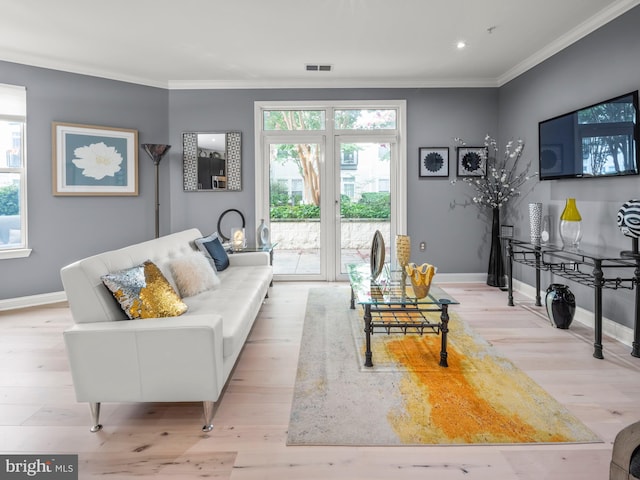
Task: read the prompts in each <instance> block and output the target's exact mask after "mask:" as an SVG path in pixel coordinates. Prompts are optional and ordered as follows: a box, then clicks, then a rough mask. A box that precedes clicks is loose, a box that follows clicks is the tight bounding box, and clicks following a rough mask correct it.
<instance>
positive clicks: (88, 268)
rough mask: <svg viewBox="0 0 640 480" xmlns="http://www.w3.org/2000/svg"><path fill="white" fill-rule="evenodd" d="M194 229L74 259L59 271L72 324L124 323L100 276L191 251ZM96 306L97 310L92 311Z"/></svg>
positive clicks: (124, 317) (193, 249)
mask: <svg viewBox="0 0 640 480" xmlns="http://www.w3.org/2000/svg"><path fill="white" fill-rule="evenodd" d="M201 237H202V234H201V233H200V230H198V229H197V228H192V229H190V230H185V231H182V232H178V233H173V234H171V235H166V236H164V237H160V238H156V239H153V240H149V241H147V242H142V243H138V244H136V245H132V246H129V247H124V248H121V249H118V250H113V251H110V252H105V253H101V254H98V255H94V256H92V257H88V258H85V259H83V260H78V261H77V262H74V263H72V264H71V265H67V266H66V267H64V268H62V270H61V277H62V283H63V285H64V289H65V292H66V293H67V299H68V300H69V307H70V309H71V313H72V316H73V319H74V321H75V322H76V323H91V322H108V321H118V320H126V319H127V316H126V315H125V313H124V312H123V311H122V309H121V308H120V306H119V305H118V303H117V302H116V300H115V299H114V298H113V295H112V294H111V292H109V290H108V289H107V288H106V287H105V286H104V284H103V283H102V280H101V278H100V277H101V276H102V275H105V274H107V273H111V272H115V271H118V270H123V269H125V268H131V267H133V266H135V265H139V264H141V263H142V262H144V261H145V260H151V261H152V262H154V263H155V264H156V265H162V264H165V263H167V262H169V261H170V260H172V259H174V258H178V257H181V256H183V255H186V254H187V253H191V252H193V251H195V244H194V240H195V239H196V238H201ZM96 305H100V306H101V308H100V309H99V310H98V309H96Z"/></svg>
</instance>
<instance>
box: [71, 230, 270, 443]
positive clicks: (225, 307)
mask: <svg viewBox="0 0 640 480" xmlns="http://www.w3.org/2000/svg"><path fill="white" fill-rule="evenodd" d="M201 237H202V234H201V233H200V231H199V230H198V229H190V230H185V231H183V232H178V233H174V234H171V235H167V236H164V237H160V238H157V239H154V240H150V241H146V242H143V243H139V244H136V245H132V246H129V247H125V248H122V249H119V250H113V251H109V252H105V253H101V254H99V255H95V256H92V257H89V258H85V259H83V260H79V261H77V262H74V263H72V264H71V265H68V266H66V267H63V268H62V270H61V277H62V282H63V286H64V290H65V292H66V295H67V299H68V302H69V306H70V309H71V314H72V316H73V320H74V322H75V325H73V326H72V327H70V328H69V329H67V330H66V331H65V332H64V340H65V345H66V348H67V353H68V357H69V363H70V367H71V374H72V378H73V384H74V388H75V392H76V398H77V400H78V401H79V402H89V404H90V409H91V413H92V418H93V427H92V428H91V430H92V431H98V430H100V429H101V428H102V426H101V425H100V421H99V415H100V403H101V402H185V401H199V402H200V401H201V402H204V416H205V424H204V427H203V430H204V431H210V430H211V428H212V419H213V412H214V402H216V401H217V400H218V398H219V397H220V395H221V393H222V390H223V387H224V385H225V383H226V381H227V379H228V377H229V375H230V373H231V370H232V369H233V366H234V364H235V363H236V360H237V358H238V355H239V354H240V351H241V350H242V347H243V345H244V342H245V340H246V338H247V336H248V334H249V331H250V329H251V327H252V325H253V323H254V321H255V319H256V316H257V314H258V311H259V310H260V307H261V305H262V302H263V300H264V298H265V297H266V296H267V294H268V288H269V285H270V283H271V281H272V279H273V269H272V267H271V265H270V259H269V254H268V253H266V252H247V253H236V254H231V255H229V262H230V266H229V268H227V269H226V270H224V271H221V272H218V274H217V275H218V277H219V279H220V280H221V282H220V285H219V286H217V287H215V288H214V289H212V290H208V291H205V292H202V293H199V294H197V295H195V296H192V297H188V298H183V302H184V303H186V304H187V305H188V307H189V308H188V311H187V312H186V313H184V314H183V315H181V316H178V317H169V318H151V319H143V320H128V318H127V316H126V315H125V314H124V312H123V310H122V309H121V308H120V306H119V304H118V303H117V302H116V300H115V299H114V297H113V295H112V294H111V292H110V291H109V290H108V289H107V288H106V287H105V286H104V285H103V283H102V281H101V276H102V275H104V274H107V273H113V272H116V271H119V270H122V269H126V268H131V267H134V266H136V265H139V264H141V263H143V262H144V261H146V260H151V261H152V262H154V263H155V264H157V265H158V266H160V265H162V264H163V263H166V262H168V261H169V260H170V259H172V258H177V257H179V256H181V255H186V254H187V253H189V252H192V251H194V250H196V246H195V245H194V240H196V239H198V238H201ZM163 272H164V269H163ZM168 279H169V278H168ZM169 280H170V279H169Z"/></svg>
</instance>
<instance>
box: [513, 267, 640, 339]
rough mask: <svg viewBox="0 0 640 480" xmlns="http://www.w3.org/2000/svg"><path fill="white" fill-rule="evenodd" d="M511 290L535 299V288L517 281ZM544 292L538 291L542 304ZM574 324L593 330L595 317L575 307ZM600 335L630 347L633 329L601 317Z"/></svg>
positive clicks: (585, 310) (587, 311)
mask: <svg viewBox="0 0 640 480" xmlns="http://www.w3.org/2000/svg"><path fill="white" fill-rule="evenodd" d="M513 290H514V291H517V292H518V293H520V294H522V295H524V296H526V297H529V298H531V300H532V301H535V298H536V288H535V287H533V286H531V285H528V284H526V283H523V282H521V281H519V280H515V279H514V280H513ZM544 295H545V292H544V291H542V290H541V291H540V296H541V300H542V302H544ZM573 321H574V322H579V323H581V324H582V325H585V326H587V327H590V328H595V315H594V313H593V312H590V311H589V310H587V309H584V308H581V307H576V315H575V317H574V318H573ZM602 333H603V334H604V335H607V336H609V337H611V338H614V339H616V340H618V341H619V342H620V343H623V344H625V345H631V344H632V342H633V329H632V328H629V327H626V326H624V325H620V324H619V323H617V322H614V321H613V320H611V319H610V318H606V317H602Z"/></svg>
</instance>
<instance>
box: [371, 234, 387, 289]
mask: <svg viewBox="0 0 640 480" xmlns="http://www.w3.org/2000/svg"><path fill="white" fill-rule="evenodd" d="M384 250H385V246H384V238H383V237H382V234H381V233H380V230H376V233H374V234H373V241H372V242H371V259H370V262H371V278H372V279H373V280H375V279H376V278H378V276H379V275H380V273H382V268H383V267H384V256H385V251H384Z"/></svg>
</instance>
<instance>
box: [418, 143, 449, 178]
mask: <svg viewBox="0 0 640 480" xmlns="http://www.w3.org/2000/svg"><path fill="white" fill-rule="evenodd" d="M418 173H419V176H420V177H421V178H437V177H440V178H442V177H444V178H446V177H448V176H449V147H420V148H419V149H418Z"/></svg>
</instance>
